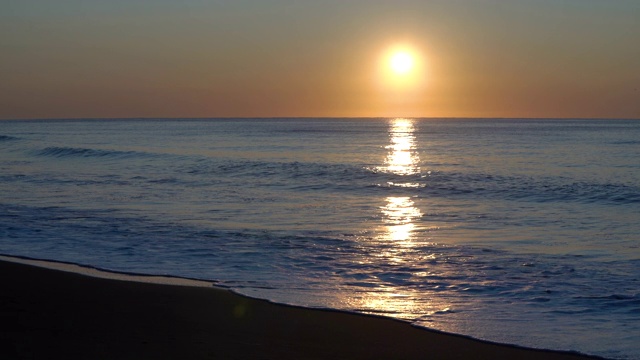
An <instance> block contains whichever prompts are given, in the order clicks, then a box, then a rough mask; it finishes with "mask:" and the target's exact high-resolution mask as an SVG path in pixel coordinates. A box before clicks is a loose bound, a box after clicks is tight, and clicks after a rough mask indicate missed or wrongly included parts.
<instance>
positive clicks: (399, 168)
mask: <svg viewBox="0 0 640 360" xmlns="http://www.w3.org/2000/svg"><path fill="white" fill-rule="evenodd" d="M389 138H390V144H389V145H387V146H386V149H388V150H389V153H388V155H387V157H386V159H385V166H384V169H385V170H386V171H387V172H390V173H393V174H396V175H401V176H405V175H415V174H419V173H420V157H419V156H418V153H417V149H416V136H415V127H414V124H413V120H411V119H402V118H399V119H393V120H391V122H390V124H389ZM390 185H393V186H395V187H416V186H417V184H415V183H413V182H396V183H391V184H390ZM385 200H386V205H385V206H382V207H381V212H382V215H383V221H384V223H385V225H386V234H385V235H384V236H383V239H381V240H395V241H408V240H410V239H411V238H412V234H413V232H414V230H415V227H416V225H415V222H416V220H417V219H418V218H420V217H421V216H422V213H421V212H420V209H418V208H417V207H416V206H415V203H414V201H413V200H412V199H411V197H409V196H388V197H387V198H386V199H385Z"/></svg>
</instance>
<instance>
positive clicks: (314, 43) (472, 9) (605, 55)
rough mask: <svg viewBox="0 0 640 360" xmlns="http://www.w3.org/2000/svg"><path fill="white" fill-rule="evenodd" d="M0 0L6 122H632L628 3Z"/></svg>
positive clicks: (636, 10) (636, 27)
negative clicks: (405, 64)
mask: <svg viewBox="0 0 640 360" xmlns="http://www.w3.org/2000/svg"><path fill="white" fill-rule="evenodd" d="M0 10H1V11H0V20H1V21H0V28H1V29H2V31H1V32H0V46H1V48H2V54H3V55H2V57H0V73H1V74H2V81H1V82H0V119H20V118H129V117H163V118H167V117H551V118H640V91H639V90H638V89H639V88H640V61H638V59H640V43H639V42H638V38H640V21H638V19H640V2H638V1H631V0H620V1H615V2H603V1H596V0H566V1H551V0H521V1H514V2H502V1H490V0H478V1H444V0H441V1H429V2H424V1H396V2H391V1H381V0H370V1H364V0H362V1H349V2H345V1H337V0H329V1H318V2H302V1H284V0H265V1H261V2H257V1H242V0H240V1H230V0H229V1H204V0H188V1H184V2H180V3H176V2H172V1H168V0H157V1H147V0H140V1H136V2H129V1H124V0H114V1H109V2H99V1H80V0H65V1H60V2H50V1H45V0H23V1H7V2H3V3H2V4H0ZM394 47H404V48H407V49H409V50H410V52H411V53H412V57H413V60H414V61H415V64H414V68H413V69H412V70H411V72H410V73H409V74H405V75H408V76H409V77H410V80H409V78H405V79H404V80H402V81H400V80H398V76H399V75H397V74H396V76H395V77H394V75H390V74H389V73H390V70H389V68H388V64H386V63H385V61H386V60H385V59H387V58H388V56H389V51H390V49H392V48H394ZM385 64H386V65H385ZM385 66H387V67H386V68H385ZM403 76H404V75H403Z"/></svg>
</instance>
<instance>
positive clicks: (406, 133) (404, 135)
mask: <svg viewBox="0 0 640 360" xmlns="http://www.w3.org/2000/svg"><path fill="white" fill-rule="evenodd" d="M414 132H415V128H414V126H413V120H410V119H394V120H392V121H391V124H390V129H389V136H390V138H391V139H390V142H391V143H390V144H389V145H387V146H386V149H389V154H388V156H387V159H386V161H385V167H384V169H385V170H386V171H388V172H391V173H394V174H397V175H414V174H417V173H419V172H420V166H419V163H420V158H419V157H418V155H417V153H416V151H415V150H416V137H415V134H414Z"/></svg>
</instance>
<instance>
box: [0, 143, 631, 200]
mask: <svg viewBox="0 0 640 360" xmlns="http://www.w3.org/2000/svg"><path fill="white" fill-rule="evenodd" d="M4 137H7V136H4ZM7 138H10V139H15V138H13V137H7ZM1 139H2V138H0V140H1ZM35 155H37V156H45V157H46V156H51V157H56V158H65V157H71V158H75V157H80V158H96V160H99V159H101V158H102V159H127V158H132V159H140V158H146V159H149V158H151V157H158V156H164V157H171V156H173V157H174V159H173V160H178V158H179V159H180V160H182V161H186V162H191V163H193V165H191V166H189V167H187V168H184V167H180V168H176V169H175V172H176V174H177V175H179V174H180V173H182V172H185V173H187V174H191V175H201V176H204V175H214V176H216V178H219V179H223V178H229V179H232V178H247V179H249V180H250V181H256V180H260V179H262V180H263V181H264V182H268V183H269V186H278V185H281V186H289V187H291V188H296V187H299V188H301V189H311V188H314V189H331V190H340V189H343V190H344V187H345V186H346V187H350V188H355V190H358V189H365V188H370V187H372V186H373V187H382V188H394V189H396V190H397V191H399V192H400V193H403V192H404V193H410V194H413V195H421V196H436V197H449V196H456V195H462V196H467V195H473V196H478V197H490V198H491V197H499V198H504V199H511V200H526V201H533V202H548V201H571V202H579V203H593V202H602V203H621V204H625V203H629V204H633V203H640V187H638V186H631V185H625V184H616V183H591V182H585V181H575V180H573V179H570V178H562V177H550V176H545V177H540V178H534V177H526V176H502V175H493V174H483V173H461V172H449V171H426V172H424V173H422V172H420V173H416V174H412V175H397V174H394V173H390V172H385V171H384V170H380V169H378V168H375V167H370V166H353V165H346V164H323V163H304V162H261V161H250V160H242V161H238V160H231V159H230V160H212V159H205V158H193V157H192V158H188V157H185V156H178V155H169V154H158V153H155V154H154V153H145V152H136V151H116V150H102V149H91V148H69V147H47V148H45V149H42V150H38V151H36V152H35ZM424 167H425V168H428V167H429V164H424ZM22 180H27V181H28V179H22ZM49 180H51V179H49ZM149 181H158V180H149ZM165 181H166V180H165ZM176 181H178V180H176ZM123 184H124V183H123ZM402 188H404V191H403V190H402ZM347 190H348V189H347Z"/></svg>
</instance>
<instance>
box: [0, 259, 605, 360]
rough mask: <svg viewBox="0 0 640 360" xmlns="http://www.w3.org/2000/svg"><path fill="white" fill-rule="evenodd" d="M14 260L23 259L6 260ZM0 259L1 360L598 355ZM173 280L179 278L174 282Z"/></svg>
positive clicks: (199, 285)
mask: <svg viewBox="0 0 640 360" xmlns="http://www.w3.org/2000/svg"><path fill="white" fill-rule="evenodd" d="M12 260H22V261H12ZM25 262H42V263H48V264H56V263H55V262H49V261H39V260H35V259H25V258H21V257H11V256H2V257H0V279H1V280H2V282H1V284H2V288H3V291H2V292H0V320H1V321H0V324H1V325H0V358H11V359H21V358H49V359H52V358H53V359H56V358H60V359H62V358H64V359H81V358H110V359H125V358H136V359H141V358H142V359H144V358H150V359H151V358H153V359H174V358H189V359H208V358H214V359H216V358H221V359H229V358H235V359H252V358H262V359H339V358H343V359H372V358H386V359H420V358H429V359H514V358H518V359H558V360H560V359H567V360H568V359H575V360H578V359H585V360H586V359H603V358H600V357H595V356H588V355H583V354H578V353H575V352H563V351H552V350H539V349H529V348H524V347H519V346H512V345H502V344H496V343H492V342H487V341H482V340H477V339H473V338H470V337H466V336H464V335H457V334H448V333H444V332H440V331H436V330H430V329H426V328H419V327H416V326H413V325H411V324H409V323H407V322H404V321H400V320H396V319H391V318H386V317H382V316H375V315H364V314H357V313H352V312H345V311H340V310H330V309H309V308H302V307H297V306H291V305H281V304H276V303H273V302H270V301H268V300H260V299H254V298H250V297H247V296H243V295H239V294H236V293H234V292H232V291H231V290H228V289H225V288H221V287H215V285H214V284H213V283H211V282H205V281H197V280H189V279H181V278H176V279H178V280H187V281H188V282H190V281H193V283H180V281H179V282H178V283H157V282H156V283H152V282H147V281H144V280H145V279H147V280H148V279H170V280H176V279H174V278H171V277H162V276H160V277H156V276H136V275H129V274H119V273H109V272H105V271H101V270H97V269H93V270H95V271H96V272H100V273H103V274H104V273H106V274H115V275H117V278H113V277H96V276H93V274H86V273H78V272H75V271H73V267H77V268H79V269H82V270H92V268H87V267H82V266H78V265H72V264H67V263H57V264H61V265H63V266H68V267H70V268H69V269H51V268H44V267H40V266H38V265H35V264H25ZM176 285H181V286H176Z"/></svg>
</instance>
